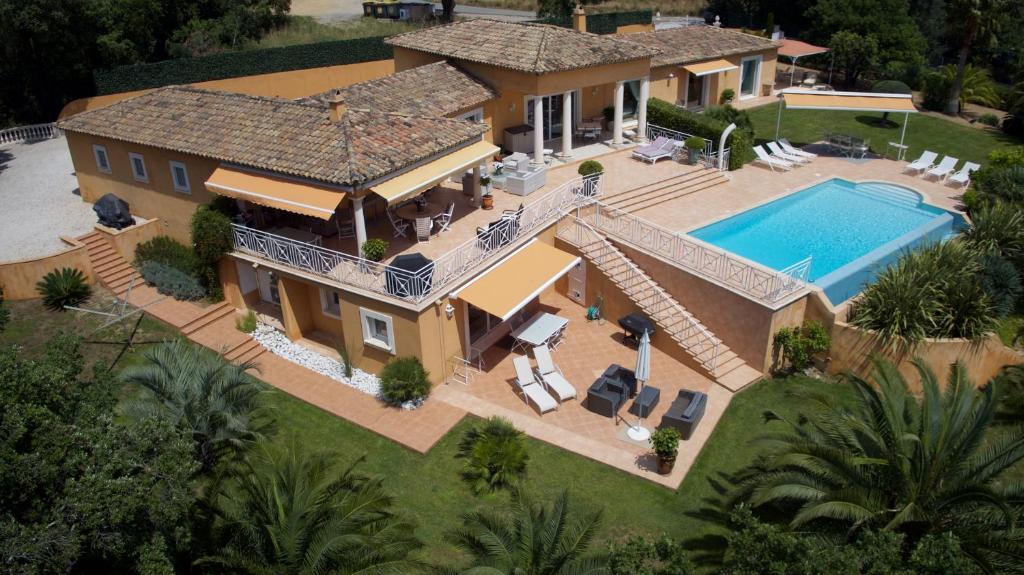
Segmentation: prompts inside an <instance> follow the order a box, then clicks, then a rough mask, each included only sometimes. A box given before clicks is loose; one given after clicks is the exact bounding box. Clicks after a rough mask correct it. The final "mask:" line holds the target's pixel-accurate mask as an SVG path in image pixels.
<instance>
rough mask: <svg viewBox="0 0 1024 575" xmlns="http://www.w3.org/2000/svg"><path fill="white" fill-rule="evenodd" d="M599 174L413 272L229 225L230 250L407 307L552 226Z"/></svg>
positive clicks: (586, 194) (589, 193) (593, 189)
mask: <svg viewBox="0 0 1024 575" xmlns="http://www.w3.org/2000/svg"><path fill="white" fill-rule="evenodd" d="M601 181H602V176H601V175H596V176H590V177H587V178H576V179H574V180H571V181H569V182H566V183H564V184H562V185H560V186H558V187H557V188H555V189H553V190H551V191H549V192H547V193H545V194H543V195H542V196H540V197H539V198H538V199H537V200H535V201H533V202H530V203H529V204H526V205H525V206H524V207H523V208H522V212H521V213H520V214H519V217H518V218H515V219H504V220H502V221H500V222H498V223H496V224H492V225H491V226H490V227H489V228H488V229H487V230H486V231H478V232H477V234H476V235H475V236H474V237H472V238H471V239H469V240H467V241H466V242H464V243H462V244H461V245H459V246H457V247H456V248H454V249H452V250H450V251H449V252H448V253H446V254H444V255H443V256H441V257H439V258H437V259H436V260H434V261H432V262H430V263H428V264H426V265H425V266H423V268H422V269H420V270H417V271H407V270H403V269H399V268H396V267H392V266H388V265H385V264H382V263H379V262H372V261H369V260H366V259H364V258H361V257H357V256H353V255H349V254H346V253H342V252H338V251H335V250H330V249H327V248H324V247H321V246H316V245H312V244H307V243H304V242H298V241H295V240H291V239H288V238H284V237H281V236H278V235H275V234H271V233H269V232H264V231H261V230H256V229H253V228H249V227H246V226H241V225H237V224H236V225H233V226H232V228H233V236H234V244H235V250H236V251H238V252H240V253H243V254H248V255H251V256H256V257H259V258H261V259H265V260H270V261H273V262H276V263H278V264H281V265H283V266H286V267H289V268H292V269H295V270H296V271H300V272H304V273H308V274H312V275H315V276H320V277H322V278H324V279H327V280H329V281H331V282H334V283H337V284H341V285H343V286H349V287H353V288H358V289H361V290H365V291H368V292H372V293H374V294H378V295H384V296H389V297H393V298H396V299H399V300H403V301H406V302H410V303H420V302H423V301H429V300H431V299H436V298H437V297H438V296H439V295H441V294H444V293H446V292H448V291H449V290H450V289H451V288H452V287H454V285H455V284H456V283H457V282H458V281H459V280H460V279H462V278H464V277H466V275H467V274H468V273H469V272H471V271H473V270H475V269H478V268H479V267H480V266H481V265H483V264H484V263H486V262H488V261H492V260H493V259H494V257H495V256H496V254H498V253H501V252H504V251H505V248H507V247H509V246H511V245H512V244H514V243H516V242H517V241H518V240H519V239H521V238H524V237H528V236H530V235H532V234H533V233H534V232H535V231H537V230H539V229H543V228H544V227H547V226H549V225H551V224H552V223H554V222H555V221H556V220H557V219H558V218H559V217H561V215H562V214H565V213H566V212H567V211H569V210H571V209H573V208H576V207H577V206H579V205H581V204H583V203H587V202H590V201H593V198H595V197H596V196H598V195H599V194H600V189H601Z"/></svg>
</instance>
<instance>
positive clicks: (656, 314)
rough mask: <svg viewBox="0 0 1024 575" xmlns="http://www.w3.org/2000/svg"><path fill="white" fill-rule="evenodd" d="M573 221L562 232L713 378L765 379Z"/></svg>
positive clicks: (732, 382)
mask: <svg viewBox="0 0 1024 575" xmlns="http://www.w3.org/2000/svg"><path fill="white" fill-rule="evenodd" d="M568 225H569V226H572V229H570V230H569V231H568V233H563V234H560V237H562V238H563V239H566V240H567V241H570V242H571V243H574V244H576V246H577V247H578V248H579V249H580V251H581V252H582V254H583V256H584V257H586V258H587V260H589V261H590V262H591V263H593V264H594V265H595V266H596V267H597V268H598V269H600V270H601V272H602V273H604V275H605V276H607V277H608V279H609V280H611V281H612V283H614V284H615V285H616V286H618V287H619V288H620V289H622V291H623V293H624V294H625V295H626V296H627V297H629V299H630V300H631V301H633V303H635V304H636V305H637V306H638V307H639V308H640V309H641V310H642V311H643V312H644V314H646V315H647V316H648V317H649V318H651V320H652V321H654V322H655V323H656V324H657V325H658V326H659V327H660V328H661V330H662V331H663V332H664V333H665V334H667V335H668V336H669V337H671V338H672V339H673V340H674V341H675V342H676V343H677V344H679V346H680V347H681V348H682V349H683V350H684V351H686V352H687V353H688V354H689V355H690V356H691V357H692V358H693V359H694V361H695V362H696V363H697V364H698V365H699V366H700V367H701V368H702V369H703V371H705V372H706V373H707V374H708V375H709V376H710V377H712V378H713V379H714V380H715V381H717V382H718V383H720V384H721V385H723V386H724V387H726V388H728V389H730V390H732V391H736V390H738V389H740V388H742V387H743V386H745V385H747V384H749V383H752V382H754V381H757V380H758V379H760V377H761V375H762V374H761V373H760V372H759V371H757V370H756V369H754V368H753V367H750V366H749V365H747V363H746V362H745V361H743V360H742V359H741V358H740V357H739V356H737V355H736V353H735V352H733V351H732V350H730V349H729V348H728V346H726V345H725V344H724V343H722V341H721V340H720V339H719V338H718V337H716V336H715V335H714V334H713V333H711V331H710V330H709V329H708V328H707V327H706V326H705V325H704V324H702V323H701V322H700V320H698V319H697V318H696V317H694V315H693V314H691V313H690V312H689V311H687V310H686V308H684V307H683V305H682V304H680V303H679V302H678V301H677V300H676V299H675V298H674V297H673V296H672V295H671V294H669V293H668V292H667V291H666V290H665V289H664V288H662V287H661V286H660V285H659V284H658V282H656V281H654V279H652V278H651V277H650V276H649V275H647V274H646V273H645V272H644V271H643V270H642V269H640V267H639V266H637V264H636V263H635V262H634V261H633V260H632V259H630V258H629V257H628V256H626V254H624V253H623V252H622V251H621V250H619V249H618V248H617V247H616V246H615V245H614V244H613V243H612V242H610V241H609V240H608V239H607V238H606V237H605V236H604V235H603V234H601V233H600V232H598V231H597V230H596V229H594V228H593V227H591V226H590V225H589V224H587V223H586V222H584V221H582V220H579V219H575V218H572V221H571V222H569V223H568ZM563 229H564V228H563Z"/></svg>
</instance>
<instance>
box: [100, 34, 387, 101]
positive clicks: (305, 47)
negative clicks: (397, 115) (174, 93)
mask: <svg viewBox="0 0 1024 575" xmlns="http://www.w3.org/2000/svg"><path fill="white" fill-rule="evenodd" d="M384 38H386V36H370V37H367V38H352V39H349V40H332V41H329V42H315V43H313V44H299V45H296V46H284V47H281V48H264V49H260V50H245V51H241V52H224V53H222V54H213V55H211V56H203V57H200V58H180V59H176V60H164V61H163V62H154V63H150V64H133V65H130V66H121V67H118V68H113V69H110V70H96V71H94V72H93V78H94V80H95V82H96V93H97V94H99V95H103V94H115V93H118V92H130V91H132V90H144V89H146V88H158V87H160V86H169V85H173V84H191V83H194V82H205V81H207V80H221V79H224V78H237V77H239V76H252V75H255V74H270V73H273V72H287V71H289V70H302V69H306V68H320V67H324V66H340V65H342V64H358V63H360V62H372V61H374V60H387V59H389V58H391V57H392V50H391V46H388V45H387V44H385V43H384Z"/></svg>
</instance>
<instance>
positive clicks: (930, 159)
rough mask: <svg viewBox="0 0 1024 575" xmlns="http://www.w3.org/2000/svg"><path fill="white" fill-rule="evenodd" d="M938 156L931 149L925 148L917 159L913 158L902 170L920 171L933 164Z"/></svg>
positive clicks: (929, 167)
mask: <svg viewBox="0 0 1024 575" xmlns="http://www.w3.org/2000/svg"><path fill="white" fill-rule="evenodd" d="M938 157H939V155H938V154H936V153H935V152H932V151H929V150H925V151H924V152H923V153H922V154H921V157H920V158H918V159H916V160H914V161H913V162H910V163H909V164H907V167H905V168H903V171H904V172H918V173H920V172H923V171H925V170H928V169H931V167H932V166H934V165H935V159H936V158H938Z"/></svg>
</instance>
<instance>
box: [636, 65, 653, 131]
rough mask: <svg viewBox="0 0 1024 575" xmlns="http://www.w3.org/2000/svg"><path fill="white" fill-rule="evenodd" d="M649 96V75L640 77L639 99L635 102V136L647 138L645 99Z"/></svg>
mask: <svg viewBox="0 0 1024 575" xmlns="http://www.w3.org/2000/svg"><path fill="white" fill-rule="evenodd" d="M650 97H651V77H650V76H644V77H643V78H640V101H639V102H637V103H636V106H637V108H636V137H637V138H638V139H639V140H640V141H646V140H647V100H648V99H650Z"/></svg>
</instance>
